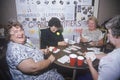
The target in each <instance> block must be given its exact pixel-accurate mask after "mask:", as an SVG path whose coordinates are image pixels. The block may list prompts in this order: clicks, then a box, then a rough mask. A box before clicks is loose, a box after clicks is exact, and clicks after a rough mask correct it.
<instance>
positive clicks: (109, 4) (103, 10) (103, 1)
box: [97, 0, 120, 24]
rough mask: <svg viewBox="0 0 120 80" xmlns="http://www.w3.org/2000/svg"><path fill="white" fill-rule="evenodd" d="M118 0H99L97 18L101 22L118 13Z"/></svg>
mask: <svg viewBox="0 0 120 80" xmlns="http://www.w3.org/2000/svg"><path fill="white" fill-rule="evenodd" d="M119 4H120V0H99V8H98V17H97V18H98V20H99V24H102V23H103V22H104V21H105V20H108V19H109V18H111V17H113V16H115V15H118V14H120V5H119Z"/></svg>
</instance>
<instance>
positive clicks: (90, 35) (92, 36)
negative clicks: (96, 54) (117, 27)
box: [82, 29, 103, 42]
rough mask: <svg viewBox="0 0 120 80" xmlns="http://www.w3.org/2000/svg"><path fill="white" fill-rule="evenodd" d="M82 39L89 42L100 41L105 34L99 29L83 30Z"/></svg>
mask: <svg viewBox="0 0 120 80" xmlns="http://www.w3.org/2000/svg"><path fill="white" fill-rule="evenodd" d="M82 37H84V38H86V39H87V40H88V42H89V41H99V40H101V39H102V38H103V34H102V32H101V31H100V30H99V29H96V30H94V31H90V30H89V29H85V30H83V33H82Z"/></svg>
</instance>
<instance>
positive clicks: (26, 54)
mask: <svg viewBox="0 0 120 80" xmlns="http://www.w3.org/2000/svg"><path fill="white" fill-rule="evenodd" d="M28 58H31V59H33V60H34V61H35V62H38V61H41V60H44V55H43V52H42V51H40V50H39V49H38V48H37V47H35V45H33V44H32V43H31V42H30V40H28V39H27V41H26V43H25V44H18V43H14V42H12V41H11V42H9V43H8V47H7V52H6V60H7V63H8V65H9V69H10V73H11V75H12V78H13V80H64V79H63V77H62V76H61V75H60V74H59V73H58V72H57V71H56V70H55V69H51V70H48V71H47V72H44V73H42V74H38V75H28V74H24V73H22V72H21V71H20V70H18V69H17V66H18V65H19V64H20V63H21V62H22V61H23V60H25V59H28Z"/></svg>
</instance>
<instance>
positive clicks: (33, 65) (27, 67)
mask: <svg viewBox="0 0 120 80" xmlns="http://www.w3.org/2000/svg"><path fill="white" fill-rule="evenodd" d="M54 60H55V57H54V56H53V55H50V57H49V58H48V59H46V60H42V61H39V62H35V61H34V60H33V59H32V58H30V59H26V60H23V61H22V62H21V63H20V64H19V65H18V66H17V68H18V69H19V70H20V71H22V72H23V73H26V74H37V73H38V72H40V71H41V70H43V69H45V68H47V67H48V66H49V65H50V64H51V63H52V62H53V61H54Z"/></svg>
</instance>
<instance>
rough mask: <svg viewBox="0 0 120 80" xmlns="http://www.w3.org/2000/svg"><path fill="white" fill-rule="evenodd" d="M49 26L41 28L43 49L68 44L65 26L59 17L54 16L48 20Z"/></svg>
mask: <svg viewBox="0 0 120 80" xmlns="http://www.w3.org/2000/svg"><path fill="white" fill-rule="evenodd" d="M48 26H49V28H47V29H43V30H41V38H40V39H41V49H44V48H46V47H49V46H55V47H56V46H66V45H67V43H66V42H65V41H64V38H63V35H62V31H63V27H62V25H61V22H60V20H59V19H58V18H56V17H52V18H51V19H50V20H49V22H48Z"/></svg>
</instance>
